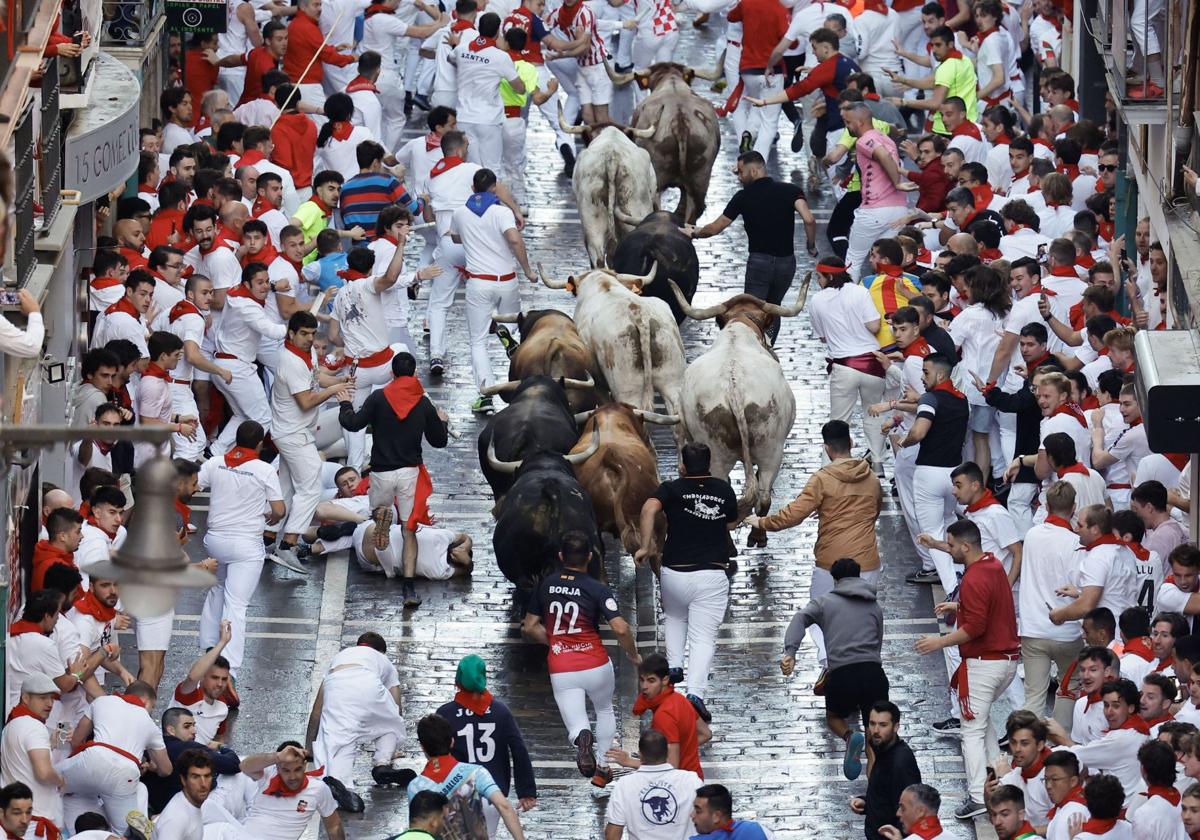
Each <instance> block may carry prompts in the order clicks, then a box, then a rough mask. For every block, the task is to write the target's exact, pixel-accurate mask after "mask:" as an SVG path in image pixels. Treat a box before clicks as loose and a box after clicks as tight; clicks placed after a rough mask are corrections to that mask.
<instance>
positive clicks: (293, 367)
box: [271, 347, 321, 439]
mask: <svg viewBox="0 0 1200 840" xmlns="http://www.w3.org/2000/svg"><path fill="white" fill-rule="evenodd" d="M308 357H309V360H310V362H312V363H313V364H314V365H315V363H316V353H314V352H313V351H312V350H309V352H308ZM315 390H317V373H316V368H315V367H311V366H310V365H307V364H305V363H304V359H302V358H301V357H300V356H298V355H296V353H295V351H293V350H290V349H288V348H286V347H285V348H284V351H283V352H282V353H280V354H279V363H278V364H277V365H276V368H275V381H274V382H272V383H271V434H273V435H275V436H276V437H282V436H284V435H291V434H296V433H305V434H306V435H307V436H308V437H309V438H310V439H311V437H312V430H313V427H314V426H315V425H316V423H317V414H319V413H320V411H321V405H320V403H318V404H316V405H314V406H313V407H312V408H310V409H304V408H301V407H300V404H299V403H298V402H296V397H295V396H294V395H296V394H304V393H311V392H313V391H315Z"/></svg>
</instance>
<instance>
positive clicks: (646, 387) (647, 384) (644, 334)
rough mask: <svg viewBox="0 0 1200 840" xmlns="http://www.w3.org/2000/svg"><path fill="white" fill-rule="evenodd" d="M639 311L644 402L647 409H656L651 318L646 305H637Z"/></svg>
mask: <svg viewBox="0 0 1200 840" xmlns="http://www.w3.org/2000/svg"><path fill="white" fill-rule="evenodd" d="M636 310H637V313H638V341H639V342H640V343H641V348H642V404H641V406H640V407H641V408H642V409H644V410H646V411H653V410H654V357H653V354H652V352H651V349H650V344H651V338H652V336H651V335H650V318H649V317H647V315H646V310H645V307H642V306H639V307H636Z"/></svg>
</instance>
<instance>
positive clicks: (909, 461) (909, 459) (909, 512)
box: [893, 446, 933, 569]
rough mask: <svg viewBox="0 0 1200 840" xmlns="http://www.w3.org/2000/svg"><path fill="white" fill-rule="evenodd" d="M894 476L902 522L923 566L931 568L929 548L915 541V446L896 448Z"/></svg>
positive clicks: (918, 534)
mask: <svg viewBox="0 0 1200 840" xmlns="http://www.w3.org/2000/svg"><path fill="white" fill-rule="evenodd" d="M895 455H896V463H895V473H894V476H893V477H894V478H895V482H896V493H897V495H898V496H899V497H900V510H901V512H902V513H903V514H904V524H905V525H906V526H908V535H909V536H910V537H911V538H912V542H913V549H914V550H915V551H916V552H917V556H918V557H920V558H921V566H922V567H923V568H928V569H932V568H933V558H932V557H930V556H929V549H928V548H926V547H925V546H923V545H921V544H920V543H919V542H917V537H918V536H920V534H921V526H920V524H919V523H918V522H917V508H916V505H915V504H914V503H913V478H914V477H915V476H916V473H917V447H915V446H909V447H907V448H905V449H898V450H896V453H895Z"/></svg>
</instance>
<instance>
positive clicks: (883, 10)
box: [862, 0, 888, 15]
mask: <svg viewBox="0 0 1200 840" xmlns="http://www.w3.org/2000/svg"><path fill="white" fill-rule="evenodd" d="M862 10H863V11H864V12H878V13H879V14H881V15H886V14H887V13H888V6H887V3H884V2H883V0H865V2H864V3H863V8H862Z"/></svg>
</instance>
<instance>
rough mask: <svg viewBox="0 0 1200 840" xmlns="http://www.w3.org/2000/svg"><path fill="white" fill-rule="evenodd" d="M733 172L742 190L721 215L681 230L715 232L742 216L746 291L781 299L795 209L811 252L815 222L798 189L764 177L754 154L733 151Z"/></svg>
mask: <svg viewBox="0 0 1200 840" xmlns="http://www.w3.org/2000/svg"><path fill="white" fill-rule="evenodd" d="M737 176H738V180H739V181H741V182H742V189H740V190H738V191H737V193H735V194H734V196H733V198H731V199H730V200H729V203H728V204H726V205H725V209H724V210H723V211H722V212H721V215H720V216H718V217H717V218H715V219H713V220H712V221H711V222H709V223H708V224H706V225H704V226H702V227H695V226H694V225H686V226H685V227H684V228H683V232H684V233H686V234H687V235H688V236H690V237H692V238H693V239H706V238H708V237H710V236H716V235H717V234H718V233H720V232H721V231H723V230H725V228H727V227H729V226H730V225H731V224H733V220H734V219H736V218H737V217H738V216H742V217H743V219H744V224H745V226H746V238H747V239H748V240H749V248H748V250H749V257H748V258H747V260H746V286H745V291H746V293H747V294H751V295H754V296H755V297H757V298H758V299H760V300H765V301H766V302H767V303H782V302H783V296H784V295H785V294H787V290H788V289H789V288H790V287H791V285H792V280H793V279H794V278H795V276H796V248H795V242H794V240H795V236H796V216H795V214H796V213H799V214H800V218H801V219H802V220H803V221H804V237H805V239H806V240H807V242H808V254H809V256H811V257H815V256H816V255H817V223H816V221H815V220H814V219H813V214H812V211H810V210H809V209H808V202H807V201H806V200H805V198H804V190H802V189H800V187H798V186H796V185H795V184H789V183H784V182H782V181H775V180H773V179H772V178H770V177H768V175H767V163H766V161H765V160H763V156H762V155H760V154H759V153H758V152H745V153H744V154H741V155H738V160H737ZM779 323H780V322H779V320H778V319H776V321H775V323H774V325H773V326H772V327H771V328H770V329H769V330H768V332H770V333H771V336H770V337H771V341H772V342H774V341H775V336H776V335H777V334H778V333H779Z"/></svg>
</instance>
